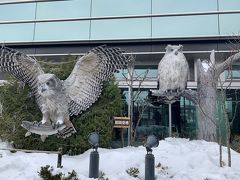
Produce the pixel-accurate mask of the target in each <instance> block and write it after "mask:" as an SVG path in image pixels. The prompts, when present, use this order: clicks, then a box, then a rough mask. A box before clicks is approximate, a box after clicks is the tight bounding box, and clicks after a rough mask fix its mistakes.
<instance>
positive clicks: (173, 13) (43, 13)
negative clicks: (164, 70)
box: [0, 0, 240, 42]
mask: <svg viewBox="0 0 240 180" xmlns="http://www.w3.org/2000/svg"><path fill="white" fill-rule="evenodd" d="M136 4H137V6H136ZM236 10H240V2H239V1H238V0H211V1H209V0H201V1H199V0H141V1H138V0H131V1H127V0H123V1H117V0H102V1H100V0H91V1H89V0H68V1H67V0H62V1H49V2H48V1H44V2H32V3H16V4H1V5H0V26H1V27H0V28H1V29H4V30H1V32H3V33H5V35H1V36H0V42H8V41H14V40H16V41H24V42H32V41H39V40H40V41H41V40H44V41H52V40H54V41H56V40H59V41H63V40H64V41H72V40H79V41H81V40H112V39H151V38H152V39H154V38H174V37H179V36H180V37H198V36H200V37H203V36H207V37H208V36H218V35H232V34H233V33H235V34H236V33H239V31H240V28H239V27H240V24H239V21H238V19H239V18H240V13H236V12H231V11H236ZM218 11H219V13H218ZM221 11H230V12H228V13H227V14H221ZM12 12H14V13H12ZM209 12H212V13H214V14H208V13H209ZM184 13H206V14H195V15H194V14H190V15H186V14H184ZM152 15H154V16H153V17H152ZM133 16H134V17H133ZM156 16H157V17H156ZM56 20H57V21H60V22H55V21H56ZM9 21H10V22H9ZM9 23H11V24H13V25H9ZM20 24H22V25H20ZM33 26H35V28H32V27H33ZM66 26H69V27H66ZM12 27H14V28H12ZM15 27H16V28H15ZM206 27H207V28H206ZM14 29H15V31H14ZM77 31H78V32H77ZM26 32H27V34H30V36H31V38H29V35H28V36H26V35H25V34H26ZM19 34H22V35H21V37H18V36H19ZM64 34H68V35H64ZM5 36H6V37H5ZM11 37H12V38H11Z"/></svg>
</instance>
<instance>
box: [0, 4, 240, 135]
mask: <svg viewBox="0 0 240 180" xmlns="http://www.w3.org/2000/svg"><path fill="white" fill-rule="evenodd" d="M239 19H240V1H239V0H201V1H199V0H141V1H139V0H121V1H120V0H58V1H48V0H46V1H43V0H42V1H41V0H40V1H31V0H22V1H13V0H5V1H1V2H0V43H5V45H6V46H9V47H12V48H16V49H18V50H20V51H23V52H25V53H27V54H29V55H34V56H57V57H60V56H63V55H68V54H74V55H81V54H83V53H85V52H86V51H88V50H89V49H91V48H92V47H95V46H98V45H102V44H107V45H108V46H113V47H115V46H117V47H120V48H122V49H124V50H125V51H126V52H127V53H132V54H135V56H136V61H137V62H136V67H135V71H136V74H138V75H140V74H141V73H144V72H145V70H146V69H149V73H148V75H147V79H146V81H145V82H144V83H143V84H142V86H141V94H140V96H139V98H138V99H136V100H135V102H134V103H135V104H134V105H135V110H134V117H133V119H134V118H135V119H136V116H138V112H137V107H138V106H141V101H142V100H143V99H144V97H146V96H147V95H148V92H149V89H150V88H157V82H156V74H157V65H158V63H159V61H160V59H161V58H162V56H163V55H164V52H165V47H166V45H167V44H182V45H183V47H184V54H185V56H186V58H187V60H188V63H189V67H190V75H189V80H188V88H191V89H195V88H196V85H197V84H196V80H197V72H196V61H197V59H198V58H201V59H209V55H210V52H211V50H212V49H214V50H215V51H216V57H217V61H223V60H224V59H225V58H226V57H228V56H229V55H231V54H232V53H234V52H235V51H236V49H237V45H238V44H237V41H238V40H237V37H236V36H237V35H238V34H239V32H240V21H239ZM230 42H233V43H230ZM232 72H233V73H232V76H233V79H234V81H233V82H232V83H231V87H230V90H228V91H227V92H229V95H227V97H228V102H227V105H228V111H229V112H228V114H229V117H230V118H232V116H233V110H234V109H235V106H236V102H237V99H234V97H233V96H232V95H231V94H232V93H231V92H232V91H233V90H236V89H239V88H240V66H239V65H238V64H235V65H234V66H233V67H232ZM136 76H137V75H136ZM116 77H117V80H118V82H119V87H120V88H122V91H123V94H124V95H125V100H126V101H127V98H128V93H127V88H128V86H127V84H126V82H125V80H124V78H123V76H122V75H121V73H119V74H116ZM3 78H4V77H3V75H2V74H0V79H3ZM221 78H222V80H226V73H223V74H222V77H221ZM134 87H135V88H137V87H138V82H137V81H136V82H135V83H134ZM237 91H238V90H237ZM239 97H240V95H239ZM172 108H173V109H172V110H173V112H174V113H173V128H174V131H176V132H178V133H181V134H182V135H183V136H186V137H194V135H195V131H196V129H197V127H196V111H195V107H194V105H193V104H192V102H190V101H188V100H186V99H185V98H180V100H179V101H178V102H177V103H175V104H174V105H173V107H172ZM126 109H127V107H126V108H125V109H124V110H123V114H126V113H127V111H126ZM156 113H159V114H161V118H156V117H157V115H156ZM168 115H169V114H168V108H167V106H166V105H164V104H158V105H151V106H149V107H148V108H147V109H146V111H145V112H144V115H143V118H142V121H141V126H140V128H139V139H141V137H143V136H145V135H147V134H149V133H156V134H158V135H159V136H160V135H161V136H165V135H164V134H166V128H167V126H168V120H167V119H168ZM158 116H159V115H158ZM179 117H181V118H179ZM234 130H235V132H237V133H240V113H237V115H236V122H235V124H234ZM159 132H160V133H161V134H159Z"/></svg>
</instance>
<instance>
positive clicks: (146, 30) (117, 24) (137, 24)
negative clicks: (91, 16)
mask: <svg viewBox="0 0 240 180" xmlns="http://www.w3.org/2000/svg"><path fill="white" fill-rule="evenodd" d="M91 27H92V28H91V39H134V38H150V37H151V19H150V18H138V19H107V20H94V21H92V25H91Z"/></svg>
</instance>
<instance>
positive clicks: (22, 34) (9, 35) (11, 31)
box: [0, 23, 34, 42]
mask: <svg viewBox="0 0 240 180" xmlns="http://www.w3.org/2000/svg"><path fill="white" fill-rule="evenodd" d="M33 31H34V24H33V23H25V24H0V42H13V41H14V42H16V41H32V40H33Z"/></svg>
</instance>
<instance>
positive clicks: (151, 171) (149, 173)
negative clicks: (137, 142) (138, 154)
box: [145, 135, 159, 180]
mask: <svg viewBox="0 0 240 180" xmlns="http://www.w3.org/2000/svg"><path fill="white" fill-rule="evenodd" d="M158 145H159V141H158V139H157V137H156V136H154V135H150V136H148V138H147V142H146V143H145V147H146V150H147V154H146V155H145V180H155V158H154V155H153V154H152V148H153V147H157V146H158Z"/></svg>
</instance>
